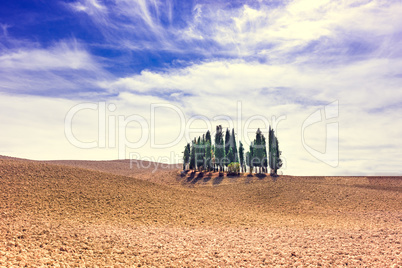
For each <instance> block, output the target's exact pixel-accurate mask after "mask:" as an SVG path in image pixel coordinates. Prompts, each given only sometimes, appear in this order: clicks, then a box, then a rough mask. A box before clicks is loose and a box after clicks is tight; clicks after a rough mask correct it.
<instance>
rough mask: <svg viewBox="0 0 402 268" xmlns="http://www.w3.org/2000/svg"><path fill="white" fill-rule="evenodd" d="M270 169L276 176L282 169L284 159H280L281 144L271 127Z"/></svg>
mask: <svg viewBox="0 0 402 268" xmlns="http://www.w3.org/2000/svg"><path fill="white" fill-rule="evenodd" d="M268 147H269V167H270V169H271V172H270V173H271V175H274V176H276V175H277V172H278V169H280V168H281V167H282V159H281V158H280V155H281V151H279V142H278V139H277V137H276V136H275V132H274V130H273V129H271V127H269V146H268Z"/></svg>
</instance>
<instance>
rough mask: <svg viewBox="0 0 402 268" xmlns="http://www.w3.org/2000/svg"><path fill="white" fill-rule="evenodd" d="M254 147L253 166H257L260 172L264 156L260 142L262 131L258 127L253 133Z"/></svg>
mask: <svg viewBox="0 0 402 268" xmlns="http://www.w3.org/2000/svg"><path fill="white" fill-rule="evenodd" d="M254 149H255V151H254V158H253V160H254V166H256V167H259V170H260V172H259V173H261V167H262V162H263V158H264V145H263V142H262V133H261V130H260V129H257V132H256V134H255V140H254Z"/></svg>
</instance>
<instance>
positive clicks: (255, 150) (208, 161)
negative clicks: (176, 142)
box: [183, 125, 282, 175]
mask: <svg viewBox="0 0 402 268" xmlns="http://www.w3.org/2000/svg"><path fill="white" fill-rule="evenodd" d="M280 155H281V151H280V150H279V143H278V139H277V137H276V135H275V132H274V130H273V129H271V127H269V133H268V150H267V145H266V139H265V136H264V135H263V133H262V132H261V130H260V129H258V130H257V132H256V135H255V139H254V141H253V142H251V144H250V147H249V151H247V152H246V153H245V149H244V146H243V144H242V142H241V141H239V150H237V143H236V137H235V133H234V129H232V131H231V132H230V131H229V129H226V132H225V133H224V132H223V130H222V126H221V125H219V126H217V127H216V132H215V137H214V143H212V138H211V133H210V131H209V130H208V131H207V133H205V134H204V135H202V136H199V137H198V139H197V138H194V140H192V141H191V144H190V143H187V145H186V146H185V147H184V152H183V170H194V171H195V170H198V171H219V172H224V171H225V170H226V171H227V172H228V173H231V174H239V173H240V171H241V172H246V169H247V166H248V168H249V172H250V173H253V171H255V172H256V173H267V172H268V166H269V168H270V174H271V175H277V171H278V169H280V168H281V167H282V160H281V158H280ZM225 168H226V169H225Z"/></svg>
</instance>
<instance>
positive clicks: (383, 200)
mask: <svg viewBox="0 0 402 268" xmlns="http://www.w3.org/2000/svg"><path fill="white" fill-rule="evenodd" d="M159 167H160V166H159ZM152 171H154V168H152V167H148V168H147V167H146V165H143V166H142V165H136V167H135V168H130V165H129V162H127V161H109V162H106V161H61V162H60V161H58V162H53V161H52V162H38V161H27V160H24V161H22V160H18V159H10V158H5V157H0V267H13V266H28V267H39V266H55V267H95V266H102V267H103V266H106V267H126V266H136V267H137V266H144V267H259V266H267V267H272V266H294V267H299V266H326V267H328V266H352V267H355V266H370V267H373V266H374V267H401V266H402V256H401V255H400V254H401V253H400V252H401V251H402V246H401V242H402V239H401V238H402V235H401V231H402V179H401V178H400V177H294V176H279V177H277V178H272V177H270V176H248V175H247V174H244V175H242V176H239V177H227V176H223V177H219V174H218V173H198V172H197V173H188V174H181V172H180V171H178V170H177V169H176V167H172V166H165V167H162V168H161V167H160V168H158V170H157V171H155V172H152Z"/></svg>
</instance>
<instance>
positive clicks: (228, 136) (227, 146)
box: [225, 128, 231, 166]
mask: <svg viewBox="0 0 402 268" xmlns="http://www.w3.org/2000/svg"><path fill="white" fill-rule="evenodd" d="M230 143H231V140H230V132H229V129H228V128H227V129H226V134H225V166H227V165H229V164H230V160H226V158H227V155H228V154H229V149H230V147H231V146H230Z"/></svg>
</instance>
